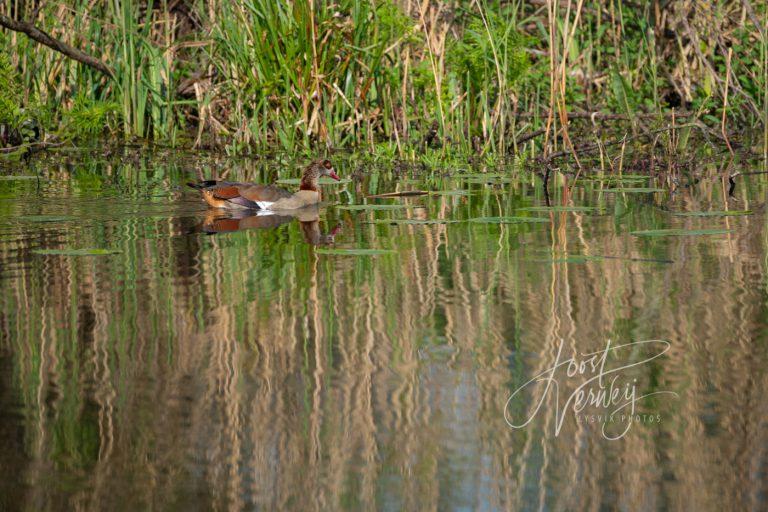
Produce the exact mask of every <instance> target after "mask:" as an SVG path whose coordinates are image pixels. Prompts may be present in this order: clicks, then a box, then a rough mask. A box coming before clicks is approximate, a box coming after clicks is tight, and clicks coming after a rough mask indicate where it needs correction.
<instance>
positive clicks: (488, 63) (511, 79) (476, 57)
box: [448, 11, 530, 90]
mask: <svg viewBox="0 0 768 512" xmlns="http://www.w3.org/2000/svg"><path fill="white" fill-rule="evenodd" d="M485 18H486V21H487V23H488V26H487V27H486V25H485V23H484V22H483V19H482V18H481V17H480V16H475V17H473V18H472V19H471V21H470V22H469V23H468V24H467V26H466V28H465V29H464V35H463V37H462V38H461V39H460V40H458V41H457V42H455V43H453V44H452V45H451V46H450V48H449V52H448V63H449V65H450V67H451V69H452V70H453V71H454V73H456V74H457V75H458V76H459V77H461V79H463V80H464V81H465V83H466V85H467V88H468V89H474V90H480V89H483V88H487V87H488V86H489V85H491V84H494V85H495V86H496V87H498V86H499V85H501V84H499V83H498V81H499V77H498V75H499V70H500V71H501V74H502V79H503V80H504V82H505V84H506V85H507V86H512V85H514V84H515V83H516V82H517V81H518V80H519V79H520V77H521V76H522V75H523V73H525V71H526V70H527V69H528V67H529V66H530V60H529V58H528V54H527V53H526V52H525V46H526V44H527V42H528V38H526V37H524V36H523V35H522V34H520V33H519V32H518V31H517V30H516V29H515V26H514V23H509V22H508V21H505V20H508V19H509V18H508V16H505V15H503V14H495V13H493V12H491V11H488V12H487V13H486V14H485ZM497 59H498V61H497Z"/></svg>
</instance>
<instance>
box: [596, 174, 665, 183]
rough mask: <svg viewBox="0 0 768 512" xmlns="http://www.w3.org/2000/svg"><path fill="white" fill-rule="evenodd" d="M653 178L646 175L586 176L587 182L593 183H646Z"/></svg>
mask: <svg viewBox="0 0 768 512" xmlns="http://www.w3.org/2000/svg"><path fill="white" fill-rule="evenodd" d="M650 178H651V176H647V175H645V174H606V175H603V176H584V179H585V180H593V181H645V180H648V179H650Z"/></svg>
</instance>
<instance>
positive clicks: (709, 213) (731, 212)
mask: <svg viewBox="0 0 768 512" xmlns="http://www.w3.org/2000/svg"><path fill="white" fill-rule="evenodd" d="M673 215H678V216H680V217H734V216H737V215H752V210H722V211H717V210H711V211H707V212H677V213H674V214H673Z"/></svg>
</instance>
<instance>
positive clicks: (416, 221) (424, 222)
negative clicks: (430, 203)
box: [368, 219, 461, 226]
mask: <svg viewBox="0 0 768 512" xmlns="http://www.w3.org/2000/svg"><path fill="white" fill-rule="evenodd" d="M458 222H461V221H460V220H452V219H374V220H372V221H369V222H368V224H392V225H398V224H413V225H421V226H426V225H431V224H456V223H458Z"/></svg>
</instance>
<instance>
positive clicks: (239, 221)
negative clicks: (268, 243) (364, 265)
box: [196, 205, 341, 245]
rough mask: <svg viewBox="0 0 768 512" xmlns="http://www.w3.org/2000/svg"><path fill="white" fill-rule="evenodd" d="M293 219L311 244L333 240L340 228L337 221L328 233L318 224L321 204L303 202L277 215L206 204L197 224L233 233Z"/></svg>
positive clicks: (201, 228) (211, 230)
mask: <svg viewBox="0 0 768 512" xmlns="http://www.w3.org/2000/svg"><path fill="white" fill-rule="evenodd" d="M292 220H297V221H298V222H299V225H300V226H301V232H302V234H303V236H304V241H305V242H306V243H308V244H310V245H329V244H332V243H333V242H334V240H335V238H336V235H337V234H338V233H339V231H341V224H337V225H336V226H335V227H334V228H333V229H331V230H330V231H329V232H327V233H323V232H322V230H321V227H320V206H318V205H313V206H306V207H304V208H300V209H297V210H293V211H291V212H290V214H286V212H283V213H281V214H280V215H278V214H274V213H271V212H264V211H257V210H230V211H226V210H221V209H213V208H209V209H208V211H207V212H206V213H205V217H204V219H203V221H202V222H201V223H200V224H199V225H198V226H197V227H196V229H198V230H199V231H201V232H203V233H208V234H215V233H232V232H235V231H242V230H246V229H274V228H276V227H278V226H281V225H283V224H285V223H287V222H291V221H292Z"/></svg>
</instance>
